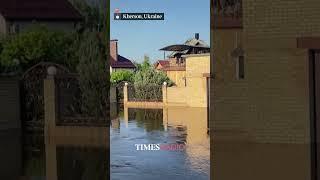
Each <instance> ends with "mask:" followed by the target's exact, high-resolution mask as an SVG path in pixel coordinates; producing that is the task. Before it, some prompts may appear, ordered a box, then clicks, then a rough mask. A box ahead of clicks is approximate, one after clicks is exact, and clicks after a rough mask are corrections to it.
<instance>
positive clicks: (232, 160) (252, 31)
mask: <svg viewBox="0 0 320 180" xmlns="http://www.w3.org/2000/svg"><path fill="white" fill-rule="evenodd" d="M319 7H320V1H316V0H305V1H300V0H290V1H280V0H278V1H272V2H271V1H264V0H243V14H244V16H243V29H218V30H217V29H216V30H214V31H213V34H212V40H213V44H214V45H213V47H214V50H213V51H214V56H215V57H214V68H213V72H214V75H215V79H213V80H211V81H212V83H213V86H212V87H211V93H213V95H212V96H211V107H212V108H211V117H212V121H211V127H212V128H213V132H214V135H213V134H212V136H211V137H212V139H211V140H212V141H211V142H214V143H213V146H214V148H213V149H212V150H213V151H212V154H211V155H212V156H213V159H214V161H213V162H214V163H213V171H212V173H213V176H212V178H213V179H218V180H219V179H222V178H223V179H233V178H235V177H236V178H237V179H279V180H280V179H296V180H298V179H310V171H311V170H310V165H311V162H310V144H309V143H310V125H309V124H310V118H309V84H308V82H309V79H308V76H309V74H308V73H309V70H308V51H307V49H298V48H297V44H296V38H298V37H310V36H315V37H317V36H320V22H319V21H318V19H319V18H320V13H319V12H318V10H319ZM238 44H240V45H242V47H243V49H244V51H245V79H243V80H238V79H237V78H236V71H235V68H236V63H235V61H234V59H233V58H232V57H231V56H230V52H231V51H232V50H233V49H234V48H235V47H237V45H238ZM213 139H214V140H213ZM292 160H293V161H292ZM215 165H216V166H215ZM229 170H232V172H233V174H230V173H228V171H229Z"/></svg>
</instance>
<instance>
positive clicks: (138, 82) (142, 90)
mask: <svg viewBox="0 0 320 180" xmlns="http://www.w3.org/2000/svg"><path fill="white" fill-rule="evenodd" d="M138 68H139V69H138V71H136V73H135V76H134V87H133V88H134V89H131V91H132V92H133V93H131V94H129V98H131V99H136V100H152V101H154V100H161V99H162V85H163V83H164V82H167V84H168V86H172V85H173V82H172V81H171V80H170V79H169V78H168V76H167V75H166V74H165V73H163V72H161V71H156V70H155V69H154V68H152V66H151V64H150V62H149V60H148V59H146V58H145V60H144V61H143V63H142V64H140V65H139V66H138Z"/></svg>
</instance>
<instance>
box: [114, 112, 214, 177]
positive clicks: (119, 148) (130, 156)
mask: <svg viewBox="0 0 320 180" xmlns="http://www.w3.org/2000/svg"><path fill="white" fill-rule="evenodd" d="M118 111H119V113H118V116H114V117H113V120H112V124H111V132H110V140H111V142H110V143H111V159H110V160H111V179H113V180H118V179H119V180H122V179H127V178H128V177H129V176H130V179H132V180H135V179H139V180H141V179H142V180H144V179H146V180H149V179H183V180H184V179H200V180H201V179H209V168H210V165H209V164H210V155H209V154H210V148H209V135H208V127H207V109H206V108H185V107H183V108H179V107H171V108H165V109H128V108H124V109H120V110H118ZM171 143H174V144H181V143H185V144H186V149H185V150H184V151H137V150H136V148H135V146H134V145H135V144H171Z"/></svg>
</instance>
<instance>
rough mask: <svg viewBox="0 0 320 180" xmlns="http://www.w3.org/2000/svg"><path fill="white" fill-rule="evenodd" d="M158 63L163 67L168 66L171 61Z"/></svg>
mask: <svg viewBox="0 0 320 180" xmlns="http://www.w3.org/2000/svg"><path fill="white" fill-rule="evenodd" d="M157 63H159V64H160V65H161V66H162V67H165V66H168V65H169V61H168V60H159V61H158V62H157Z"/></svg>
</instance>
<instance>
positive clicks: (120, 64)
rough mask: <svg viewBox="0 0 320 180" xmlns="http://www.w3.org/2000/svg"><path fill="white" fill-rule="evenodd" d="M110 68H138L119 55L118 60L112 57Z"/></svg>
mask: <svg viewBox="0 0 320 180" xmlns="http://www.w3.org/2000/svg"><path fill="white" fill-rule="evenodd" d="M110 59H111V61H110V66H111V67H112V68H136V66H135V65H134V64H133V63H132V62H131V61H130V60H129V59H127V58H125V57H123V56H120V55H118V60H117V61H116V60H114V59H113V58H112V57H111V56H110Z"/></svg>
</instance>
